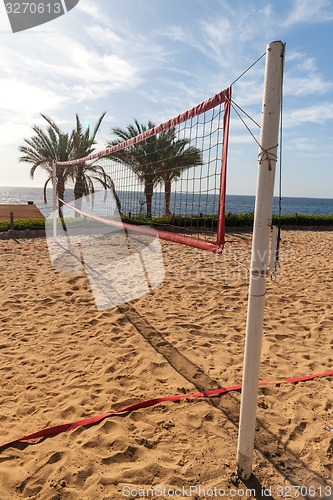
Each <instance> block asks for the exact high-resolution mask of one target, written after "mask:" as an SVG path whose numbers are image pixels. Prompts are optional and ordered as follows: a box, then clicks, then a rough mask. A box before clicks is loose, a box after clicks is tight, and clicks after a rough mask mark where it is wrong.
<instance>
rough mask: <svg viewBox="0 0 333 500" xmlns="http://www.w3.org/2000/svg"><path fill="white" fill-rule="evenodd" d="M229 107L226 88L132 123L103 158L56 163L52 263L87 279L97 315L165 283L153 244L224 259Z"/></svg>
mask: <svg viewBox="0 0 333 500" xmlns="http://www.w3.org/2000/svg"><path fill="white" fill-rule="evenodd" d="M230 100H231V89H230V88H228V89H226V90H224V91H223V92H220V93H219V94H216V95H215V96H214V97H212V98H210V99H208V100H206V101H204V102H203V103H201V104H199V105H198V106H195V107H193V108H191V109H190V110H187V111H186V112H184V113H182V114H180V115H178V116H177V117H175V118H172V119H171V120H168V121H167V122H164V123H162V124H160V125H157V126H155V125H154V124H152V123H151V122H148V127H146V126H144V125H140V124H139V122H137V121H135V124H134V125H131V126H128V127H127V129H113V131H114V135H115V138H114V139H113V140H112V141H111V144H110V145H109V147H108V148H107V149H105V150H104V151H100V152H98V153H94V154H91V155H89V156H86V157H83V158H76V159H74V160H71V161H68V162H58V163H54V168H53V187H54V208H56V202H57V205H58V207H57V209H55V210H54V212H53V213H52V214H51V215H50V216H49V218H48V219H47V221H46V232H47V242H48V246H49V254H50V258H51V262H52V265H53V267H54V268H56V269H58V270H59V271H61V272H69V273H85V274H86V275H87V276H88V278H89V282H90V286H91V290H92V293H93V296H94V299H95V303H96V306H97V308H98V309H106V308H109V307H112V306H116V305H119V304H123V303H126V302H129V301H131V300H133V299H135V298H138V297H140V296H142V295H144V294H145V293H148V292H149V291H150V290H152V289H154V288H156V287H157V286H158V285H159V284H160V283H161V282H162V281H163V279H164V264H163V257H162V252H161V244H160V240H167V241H171V242H175V243H181V244H185V245H190V246H192V247H196V248H200V249H204V250H210V251H213V252H220V251H221V250H222V249H223V246H224V241H225V231H224V219H225V190H226V168H227V149H228V131H229V116H230ZM136 132H139V133H138V134H136Z"/></svg>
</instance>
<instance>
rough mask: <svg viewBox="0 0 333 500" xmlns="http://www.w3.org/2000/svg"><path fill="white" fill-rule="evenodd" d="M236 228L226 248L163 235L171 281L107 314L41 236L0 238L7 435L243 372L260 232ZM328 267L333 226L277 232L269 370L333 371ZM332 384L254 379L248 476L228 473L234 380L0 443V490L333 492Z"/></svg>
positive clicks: (26, 494)
mask: <svg viewBox="0 0 333 500" xmlns="http://www.w3.org/2000/svg"><path fill="white" fill-rule="evenodd" d="M229 239H232V240H236V241H234V242H233V243H229V244H227V246H226V249H225V251H224V253H223V254H222V255H214V254H211V253H209V252H204V251H200V250H196V249H193V248H189V247H183V246H180V245H175V244H172V243H166V242H162V249H163V259H164V266H165V279H164V281H163V283H162V284H161V285H159V286H158V287H157V288H156V289H155V290H154V291H152V292H151V293H149V294H145V295H143V296H142V297H140V298H138V299H136V300H133V301H131V302H129V303H127V304H124V305H121V306H117V307H111V308H109V309H105V310H103V311H101V310H100V311H99V310H97V309H96V306H95V303H94V299H93V296H92V293H91V289H90V285H89V281H88V279H87V277H86V276H85V275H84V274H79V273H77V274H65V273H61V272H59V271H58V270H55V269H53V268H52V267H51V264H50V259H49V254H48V248H47V245H46V241H45V239H44V238H37V239H22V240H8V241H5V240H3V241H0V253H1V265H0V273H1V280H0V287H1V332H0V348H1V365H0V372H1V393H0V402H1V416H0V420H1V430H0V440H1V442H0V444H5V443H7V442H9V441H11V440H14V439H16V438H20V437H21V436H24V435H25V434H30V433H33V432H35V431H38V430H40V429H43V428H46V427H50V426H53V425H58V424H63V423H69V422H74V421H76V420H79V419H83V418H85V417H89V416H94V415H98V414H102V413H106V412H112V411H113V410H116V409H118V408H122V407H125V406H127V405H130V404H132V403H136V402H139V401H143V400H147V399H152V398H157V397H163V396H172V395H177V394H185V393H189V394H190V393H196V392H199V391H205V390H210V389H216V388H220V387H228V386H230V385H235V384H240V383H241V379H242V369H243V352H244V339H245V325H246V311H247V295H248V271H247V269H248V265H249V257H250V249H251V245H250V239H251V235H250V234H240V235H234V236H232V235H230V236H229ZM332 279H333V232H332V231H328V230H326V231H324V230H323V231H320V230H307V231H300V230H288V231H283V232H282V242H281V269H280V271H279V273H278V275H277V277H276V280H275V281H271V280H270V281H269V282H268V293H267V302H266V314H265V325H264V339H263V347H262V364H261V371H260V379H261V380H265V381H276V380H282V379H285V378H288V377H297V376H304V375H310V374H312V373H321V372H325V371H328V370H332V369H333V337H332V332H333V309H332ZM332 384H333V377H332V376H328V377H322V378H316V379H314V380H310V381H307V382H300V383H294V384H281V385H269V386H267V387H261V388H260V389H259V401H258V426H257V431H256V443H255V445H256V449H255V454H254V468H253V472H254V479H253V480H252V481H251V482H250V483H248V484H244V483H243V482H242V481H238V480H237V478H236V476H235V474H234V472H235V468H236V447H237V434H238V427H237V426H238V418H239V406H240V392H239V391H234V392H230V393H228V394H222V395H221V396H216V397H211V398H196V399H186V400H183V401H180V402H177V403H174V402H164V403H160V404H157V405H155V406H153V407H151V408H145V409H140V410H138V411H135V412H131V413H128V414H125V415H123V416H114V417H111V418H106V419H105V420H103V421H102V422H100V423H98V424H96V425H92V426H84V427H80V428H77V429H76V430H74V431H70V432H65V433H61V434H59V435H56V436H53V437H49V438H46V439H41V440H37V441H35V442H29V443H28V442H21V443H18V444H15V445H12V446H8V447H2V448H1V453H0V498H1V500H12V499H15V498H36V499H47V500H49V499H54V500H55V499H66V500H67V499H68V500H72V499H73V500H76V499H77V500H79V499H103V500H104V499H112V500H113V499H121V498H139V497H141V498H142V497H144V496H146V497H149V496H148V495H150V498H154V496H153V489H154V491H155V493H154V494H155V497H158V496H159V497H160V498H161V497H162V498H163V497H164V498H170V497H171V498H172V496H171V493H172V492H173V495H174V496H173V497H174V498H187V497H189V494H190V493H191V498H196V499H199V498H205V496H204V493H206V498H208V497H209V496H210V497H212V496H213V495H212V493H214V492H215V493H216V495H215V497H216V498H219V497H220V498H222V493H223V492H225V497H226V498H231V497H233V498H241V497H242V496H243V497H250V494H249V493H248V492H247V489H251V488H252V489H253V488H255V489H256V491H257V493H256V498H273V499H276V498H279V497H281V496H285V497H286V496H287V494H288V493H290V494H291V495H293V496H292V498H295V493H296V492H297V491H298V490H296V487H298V486H303V490H302V492H303V493H302V497H303V498H325V499H326V498H327V499H332V498H333V481H332V479H333V478H332V476H333V465H332V463H333V432H332V431H331V430H330V429H332V428H333V396H332ZM163 488H164V490H163ZM190 488H192V489H191V490H190ZM200 488H201V490H200ZM263 488H264V489H265V491H266V493H267V495H264V494H263ZM279 488H280V489H279ZM288 488H289V489H288ZM310 488H311V489H310ZM159 492H162V493H163V494H159ZM260 492H262V493H261V496H260ZM186 493H187V494H188V495H187V496H186ZM209 493H210V495H208V494H209ZM234 493H235V494H234ZM268 493H269V494H270V497H269V495H268ZM252 497H253V496H252ZM213 498H214V496H213Z"/></svg>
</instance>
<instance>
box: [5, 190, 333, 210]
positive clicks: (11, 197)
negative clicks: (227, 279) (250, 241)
mask: <svg viewBox="0 0 333 500" xmlns="http://www.w3.org/2000/svg"><path fill="white" fill-rule="evenodd" d="M72 193H73V192H72V191H71V190H66V193H65V199H66V200H68V201H71V200H72V199H73V194H72ZM122 195H124V193H122ZM126 195H127V199H128V200H131V201H129V202H128V203H129V204H128V205H127V207H126V210H124V213H126V211H131V212H132V213H133V215H134V214H135V213H136V212H137V211H138V210H139V205H140V200H144V195H143V193H139V192H136V193H133V192H127V193H126ZM162 196H163V195H161V194H160V193H156V194H155V195H154V197H153V200H154V201H155V209H154V205H153V213H154V212H155V213H156V212H158V211H160V210H161V209H160V208H157V207H160V206H162V205H161V203H162V202H163V200H162ZM121 198H123V196H121ZM186 198H188V197H186V195H185V193H182V194H178V193H177V199H176V200H173V195H172V197H171V202H173V201H175V202H176V206H175V212H176V213H182V207H183V206H185V205H187V213H188V212H192V213H193V215H198V213H199V212H200V213H206V214H211V213H216V209H215V208H214V207H215V205H216V196H214V195H205V200H204V203H203V200H202V198H203V197H202V195H201V196H200V195H199V194H196V195H193V194H191V204H190V207H189V204H188V201H186V200H185V199H186ZM124 199H126V196H125V197H124ZM28 201H30V202H31V201H32V202H33V203H34V204H35V205H36V206H37V207H38V208H39V210H40V211H41V212H42V213H43V215H44V216H48V215H49V214H50V213H51V212H52V189H48V190H47V203H46V204H45V203H44V195H43V188H39V187H0V204H3V203H5V204H26V203H27V202H28ZM177 205H178V207H177ZM254 205H255V197H254V196H243V195H227V198H226V212H231V213H233V214H234V213H248V212H253V211H254ZM141 208H142V206H141ZM188 208H190V210H188ZM278 211H279V199H278V198H274V203H273V213H275V214H276V213H278ZM281 213H282V214H295V213H297V214H305V215H333V199H332V198H296V197H295V198H293V197H282V200H281Z"/></svg>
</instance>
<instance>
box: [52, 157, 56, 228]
mask: <svg viewBox="0 0 333 500" xmlns="http://www.w3.org/2000/svg"><path fill="white" fill-rule="evenodd" d="M52 186H53V226H52V227H53V238H56V237H57V163H56V162H55V161H53V162H52Z"/></svg>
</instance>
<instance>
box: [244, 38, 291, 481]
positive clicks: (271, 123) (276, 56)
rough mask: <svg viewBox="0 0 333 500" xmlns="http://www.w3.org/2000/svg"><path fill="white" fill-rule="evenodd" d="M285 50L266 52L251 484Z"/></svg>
mask: <svg viewBox="0 0 333 500" xmlns="http://www.w3.org/2000/svg"><path fill="white" fill-rule="evenodd" d="M284 50H285V47H284V44H283V43H282V42H272V43H270V44H269V45H268V46H267V52H266V68H265V81H264V95H263V105H262V126H261V134H260V147H259V157H258V179H257V193H256V204H255V213H254V226H253V243H252V255H251V268H250V285H249V300H248V311H247V325H246V340H245V355H244V369H243V383H242V399H241V409H240V422H239V436H238V449H237V473H238V475H239V477H240V478H241V479H249V478H250V476H251V474H252V461H253V449H254V436H255V427H256V409H257V400H258V383H259V369H260V354H261V343H262V331H263V321H264V308H265V294H266V282H267V275H268V272H269V269H268V256H269V255H268V254H269V240H270V227H271V221H272V205H273V194H274V178H275V167H276V160H277V156H276V155H277V143H278V136H279V123H280V106H281V94H282V75H283V58H284Z"/></svg>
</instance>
